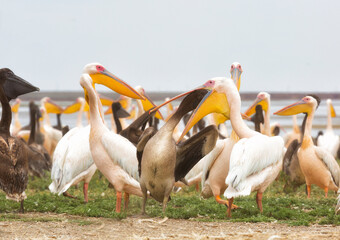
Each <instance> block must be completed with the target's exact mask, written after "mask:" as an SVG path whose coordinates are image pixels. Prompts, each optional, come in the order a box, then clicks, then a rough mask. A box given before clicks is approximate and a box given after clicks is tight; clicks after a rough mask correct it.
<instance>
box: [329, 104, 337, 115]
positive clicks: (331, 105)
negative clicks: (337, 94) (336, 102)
mask: <svg viewBox="0 0 340 240" xmlns="http://www.w3.org/2000/svg"><path fill="white" fill-rule="evenodd" d="M330 111H331V117H332V118H334V117H336V113H335V109H334V106H333V104H332V103H330Z"/></svg>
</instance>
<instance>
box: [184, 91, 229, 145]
mask: <svg viewBox="0 0 340 240" xmlns="http://www.w3.org/2000/svg"><path fill="white" fill-rule="evenodd" d="M213 112H214V113H221V114H222V115H223V116H224V118H225V120H229V114H230V108H229V104H228V100H227V96H226V95H225V94H224V93H217V92H216V91H215V90H214V89H212V90H210V92H208V93H207V94H206V95H205V96H204V98H203V99H202V101H201V102H200V104H199V105H198V106H197V108H196V109H195V110H194V112H193V113H192V115H191V117H190V119H189V121H188V123H187V125H186V126H185V128H184V131H183V133H182V135H181V137H180V138H179V139H178V141H177V142H180V141H181V140H182V138H183V137H184V136H185V135H186V134H187V133H188V132H189V130H190V129H191V128H192V127H193V126H194V125H195V124H196V123H197V122H198V121H199V120H201V119H202V118H203V117H205V116H206V115H208V114H209V113H213Z"/></svg>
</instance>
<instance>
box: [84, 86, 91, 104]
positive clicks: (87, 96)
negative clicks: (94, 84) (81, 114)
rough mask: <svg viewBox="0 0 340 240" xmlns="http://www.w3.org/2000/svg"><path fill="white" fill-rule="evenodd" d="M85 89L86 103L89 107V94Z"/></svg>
mask: <svg viewBox="0 0 340 240" xmlns="http://www.w3.org/2000/svg"><path fill="white" fill-rule="evenodd" d="M83 89H84V98H85V101H86V103H87V105H89V102H90V100H89V93H88V92H87V90H86V88H83Z"/></svg>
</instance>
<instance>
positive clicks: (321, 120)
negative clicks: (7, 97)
mask: <svg viewBox="0 0 340 240" xmlns="http://www.w3.org/2000/svg"><path fill="white" fill-rule="evenodd" d="M296 101H298V99H296V100H276V101H272V102H271V111H272V112H275V111H277V110H279V109H281V108H282V107H284V106H287V105H289V104H292V103H294V102H296ZM252 102H253V101H242V112H244V111H245V110H246V109H247V108H248V107H249V106H250V104H252ZM36 103H38V102H36ZM57 103H58V104H59V105H61V106H62V107H65V106H68V105H70V104H71V103H72V101H59V102H57ZM132 103H133V104H135V102H134V101H132ZM160 103H161V101H156V104H160ZM178 104H179V102H174V103H173V105H174V106H177V105H178ZM333 105H334V108H335V111H336V112H338V113H339V114H340V100H333ZM106 108H107V107H106ZM106 108H105V107H104V111H105V110H106ZM28 110H29V109H28V102H27V101H22V102H21V106H20V109H19V119H20V122H21V124H22V126H25V125H27V124H28V123H29V112H28ZM161 112H162V113H163V116H166V113H165V112H166V107H163V108H162V109H161ZM303 116H304V115H303V114H299V115H298V123H299V124H301V122H302V119H303ZM76 118H77V113H74V114H64V115H62V116H61V120H62V124H63V125H69V126H70V128H72V127H74V126H75V125H76ZM50 119H51V123H52V125H55V124H56V117H55V114H50ZM105 120H106V121H107V125H108V126H110V121H111V119H110V116H108V115H106V116H105ZM274 122H278V123H280V125H281V126H282V127H283V128H284V131H286V132H289V131H291V127H292V123H293V121H292V117H291V116H288V117H282V116H275V115H271V123H274ZM332 122H333V129H334V131H335V132H336V133H337V134H338V135H340V117H339V116H337V117H335V118H333V119H332ZM86 123H87V119H86V118H85V115H84V117H83V124H84V125H85V124H86ZM247 124H248V125H249V126H251V127H253V124H252V123H251V122H248V123H247ZM326 124H327V106H326V101H322V102H321V104H320V106H319V108H318V109H317V111H316V114H315V117H314V120H313V135H316V134H317V132H318V131H319V130H325V128H326ZM226 125H227V127H228V130H230V129H231V126H230V123H229V122H226ZM183 128H184V124H183V123H182V124H181V126H180V129H181V130H182V129H183ZM229 132H230V131H229ZM280 135H281V136H283V135H284V132H282V131H281V134H280Z"/></svg>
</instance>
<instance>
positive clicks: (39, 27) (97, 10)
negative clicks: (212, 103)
mask: <svg viewBox="0 0 340 240" xmlns="http://www.w3.org/2000/svg"><path fill="white" fill-rule="evenodd" d="M339 26H340V1H338V0H334V1H326V0H320V1H312V0H301V1H299V0H285V1H282V0H279V1H275V0H266V1H254V0H243V1H236V0H233V1H227V0H220V1H214V0H209V1H208V0H206V1H199V0H171V1H160V0H148V1H145V0H134V1H129V0H122V1H113V0H111V1H110V0H102V1H98V0H95V1H86V0H67V1H66V0H58V1H52V0H32V1H24V0H22V1H17V0H7V1H5V0H0V67H9V68H11V69H12V70H13V71H14V72H15V73H16V74H18V75H19V76H21V77H23V78H24V79H26V80H28V81H30V82H32V83H33V84H35V85H37V86H38V87H40V89H41V90H60V91H65V90H81V88H80V86H79V77H80V74H81V72H82V69H83V66H84V65H85V64H87V63H91V62H100V63H102V64H103V65H104V66H105V67H106V68H107V69H108V70H110V71H111V72H112V73H114V74H116V75H117V76H119V77H120V78H122V79H123V80H125V81H126V82H128V83H129V84H131V85H132V86H136V85H141V86H143V87H144V88H145V89H146V90H147V91H169V90H179V91H182V90H187V89H191V88H193V87H195V86H197V85H200V84H201V83H203V82H205V81H206V80H208V79H209V78H211V77H217V76H230V74H229V68H230V65H231V63H232V62H234V61H238V62H240V63H241V65H242V67H243V71H244V72H243V75H242V85H241V91H256V92H257V91H269V92H273V91H340V27H339Z"/></svg>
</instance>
